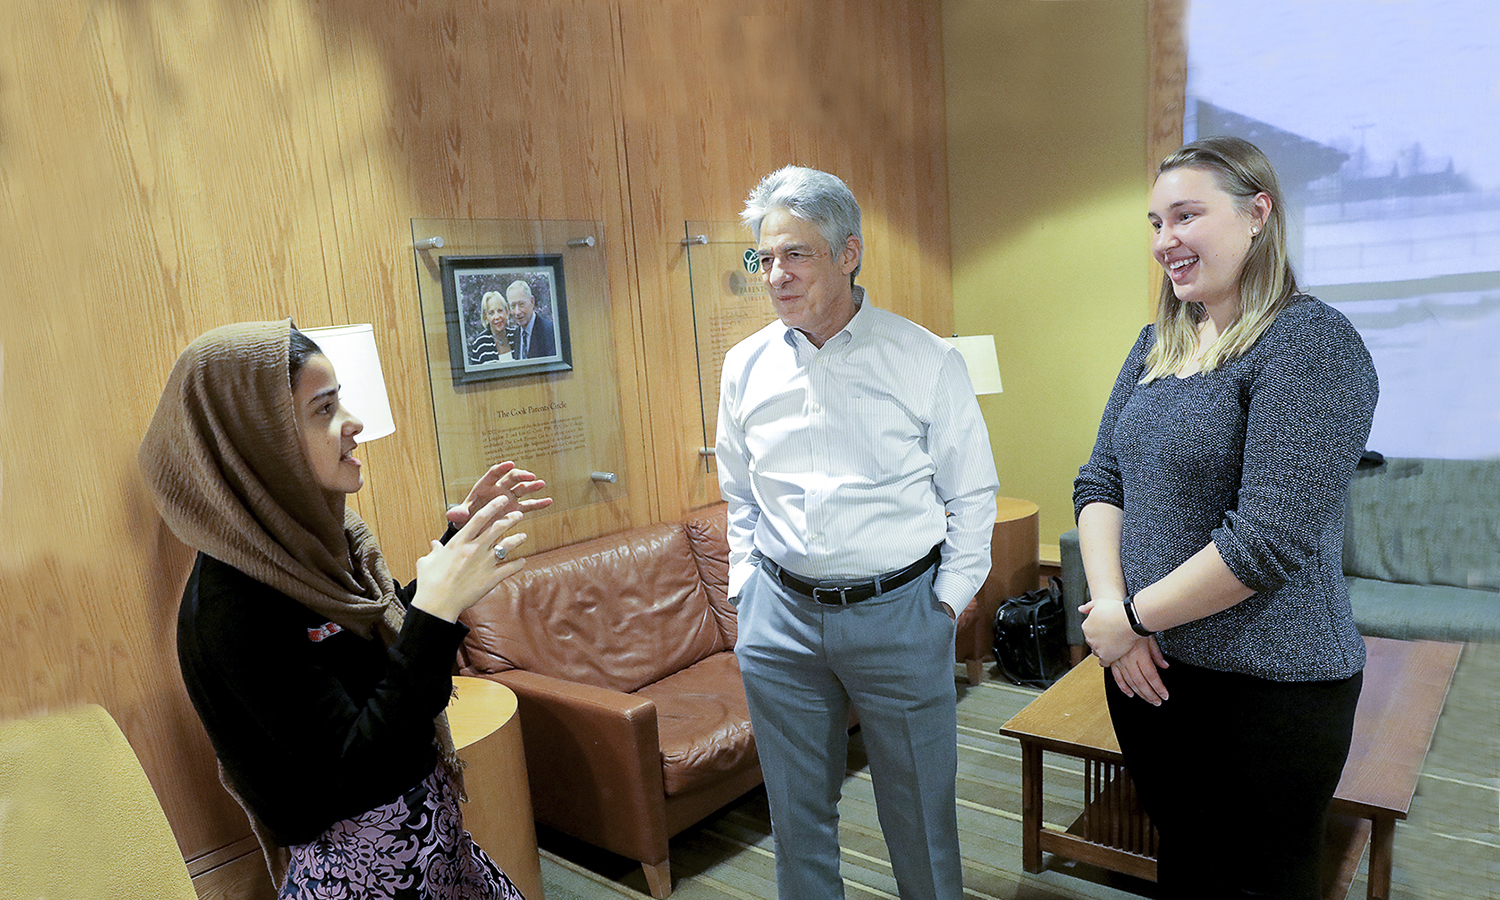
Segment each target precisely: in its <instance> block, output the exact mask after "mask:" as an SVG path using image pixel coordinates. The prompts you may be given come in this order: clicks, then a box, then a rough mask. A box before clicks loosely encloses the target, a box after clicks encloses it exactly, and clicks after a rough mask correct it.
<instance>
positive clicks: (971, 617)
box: [957, 497, 1041, 684]
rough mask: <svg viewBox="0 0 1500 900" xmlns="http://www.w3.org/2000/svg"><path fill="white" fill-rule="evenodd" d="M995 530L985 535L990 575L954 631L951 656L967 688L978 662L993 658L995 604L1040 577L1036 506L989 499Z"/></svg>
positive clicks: (980, 671)
mask: <svg viewBox="0 0 1500 900" xmlns="http://www.w3.org/2000/svg"><path fill="white" fill-rule="evenodd" d="M995 506H996V509H995V530H994V532H993V533H992V535H991V537H990V574H989V577H987V578H986V579H985V580H984V586H983V587H981V588H980V589H979V594H978V596H976V597H975V598H974V602H973V603H972V604H970V606H971V610H966V611H965V614H964V616H963V619H962V621H961V623H960V626H961V627H960V628H959V632H958V646H957V657H958V661H959V662H962V663H964V665H965V666H966V667H967V668H968V676H969V683H970V684H978V683H979V682H980V681H982V680H983V678H984V662H985V660H990V659H994V658H995V650H994V646H993V645H994V625H995V611H996V610H998V609H999V608H1000V603H1001V601H1003V600H1005V599H1006V598H1008V597H1019V596H1020V595H1022V594H1024V593H1026V592H1027V591H1032V590H1036V588H1037V582H1038V581H1039V580H1040V579H1041V563H1040V561H1039V559H1038V557H1037V539H1038V525H1037V519H1038V515H1039V512H1040V510H1039V508H1038V507H1037V505H1036V504H1035V503H1032V502H1031V501H1030V500H1021V499H1018V498H1016V497H996V498H995Z"/></svg>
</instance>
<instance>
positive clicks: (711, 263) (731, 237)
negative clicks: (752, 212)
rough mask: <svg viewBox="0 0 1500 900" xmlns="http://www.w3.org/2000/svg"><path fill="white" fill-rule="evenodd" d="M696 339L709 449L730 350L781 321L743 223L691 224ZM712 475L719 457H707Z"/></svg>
mask: <svg viewBox="0 0 1500 900" xmlns="http://www.w3.org/2000/svg"><path fill="white" fill-rule="evenodd" d="M684 224H685V226H686V230H685V233H684V236H683V241H684V244H685V246H686V247H687V257H688V280H689V282H690V285H689V290H690V292H691V294H692V298H693V335H694V338H695V339H696V340H697V346H698V396H699V404H700V412H701V414H702V417H703V447H704V449H705V450H711V449H712V448H713V446H714V442H715V440H717V427H716V426H717V423H718V419H719V378H720V375H721V374H722V373H723V371H724V354H726V353H728V352H729V348H730V347H733V346H734V345H735V344H737V343H739V342H740V341H742V340H744V339H745V338H747V337H749V336H750V335H752V334H754V333H755V332H757V331H759V330H760V329H761V328H763V327H765V326H766V325H767V324H769V323H770V322H772V321H774V320H775V319H776V311H775V310H774V309H772V307H771V300H770V297H769V296H768V294H767V293H766V286H765V284H764V283H763V282H762V281H761V277H760V264H759V260H758V258H757V256H756V253H755V244H754V242H753V241H752V240H751V238H750V231H749V229H747V228H745V226H744V225H742V224H740V223H739V222H686V223H684ZM703 459H704V464H705V466H706V468H707V471H713V463H712V460H713V456H712V455H711V454H709V453H706V452H705V453H704V454H703Z"/></svg>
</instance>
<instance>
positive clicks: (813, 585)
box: [761, 544, 943, 606]
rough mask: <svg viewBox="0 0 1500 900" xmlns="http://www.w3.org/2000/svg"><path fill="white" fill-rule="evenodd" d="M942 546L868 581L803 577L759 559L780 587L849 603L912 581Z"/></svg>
mask: <svg viewBox="0 0 1500 900" xmlns="http://www.w3.org/2000/svg"><path fill="white" fill-rule="evenodd" d="M942 549H943V545H942V544H938V545H936V546H935V547H933V548H932V551H931V552H929V553H928V554H927V555H926V556H924V557H922V558H921V559H919V560H917V561H916V562H914V563H912V564H911V565H909V566H907V567H906V568H904V569H897V570H896V571H894V572H887V573H885V574H884V575H876V576H875V577H874V578H871V579H869V580H868V581H824V582H813V581H803V580H802V579H801V578H798V577H797V576H796V575H793V574H792V573H791V572H788V571H787V570H786V569H783V568H782V567H781V566H778V565H777V564H776V563H775V562H773V561H771V560H769V559H762V560H761V562H762V563H763V564H764V565H765V567H766V571H767V572H769V573H770V575H771V577H772V578H775V579H776V580H777V581H779V582H781V585H782V587H784V588H786V589H787V590H789V591H796V592H797V593H799V594H801V595H802V596H804V597H810V598H812V599H813V600H816V601H817V602H819V603H822V604H826V605H828V606H848V605H849V604H850V603H860V602H862V601H864V600H868V599H870V598H871V597H878V596H880V595H881V594H884V593H886V592H887V591H893V590H895V589H896V588H898V587H901V586H902V585H903V584H907V583H909V582H911V581H912V580H914V579H915V578H917V577H918V576H919V575H922V574H923V573H925V572H926V571H927V570H928V569H930V568H932V567H933V566H934V565H936V564H937V561H938V557H939V556H941V555H942V554H941V550H942Z"/></svg>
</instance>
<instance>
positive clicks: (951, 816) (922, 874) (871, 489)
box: [716, 166, 998, 900]
mask: <svg viewBox="0 0 1500 900" xmlns="http://www.w3.org/2000/svg"><path fill="white" fill-rule="evenodd" d="M742 217H743V219H744V221H745V223H746V224H747V225H748V226H749V228H750V230H751V232H752V233H753V235H754V237H755V241H756V245H757V248H758V252H759V258H760V274H761V277H762V278H763V279H764V281H765V284H766V287H767V289H768V291H769V293H770V296H771V302H772V304H773V305H774V306H775V309H776V314H777V316H778V318H779V319H780V321H779V322H773V323H772V324H770V325H768V326H766V327H765V328H763V329H761V330H760V331H759V332H757V333H755V334H754V335H752V336H750V337H749V338H747V339H745V340H744V341H742V342H741V343H739V344H738V345H736V346H735V347H734V348H733V349H732V350H730V351H729V354H728V356H727V357H726V358H725V360H724V376H723V384H722V387H721V391H720V400H719V425H718V445H717V450H716V455H717V460H718V466H719V484H720V487H721V489H722V491H723V494H724V499H725V500H727V501H728V502H729V551H730V559H729V562H730V574H729V595H730V596H731V597H732V598H734V602H735V605H736V607H737V609H738V610H739V638H738V641H737V643H736V646H735V655H736V657H737V658H738V660H739V663H740V671H741V674H742V676H743V679H744V683H745V696H746V699H747V700H748V702H749V706H750V717H751V722H752V724H753V725H754V728H755V741H756V746H757V748H758V749H759V752H760V761H761V770H762V771H763V772H764V774H765V781H766V791H767V796H768V798H769V801H770V806H771V824H772V830H773V832H774V835H775V840H776V881H777V888H778V892H779V895H780V897H781V898H782V900H809V898H816V900H830V898H840V897H842V896H843V895H844V888H843V881H842V879H841V877H840V875H839V844H838V800H839V794H840V788H841V785H842V782H843V779H844V773H845V767H846V764H847V758H846V751H847V744H848V722H849V710H850V706H851V705H852V706H853V708H854V710H855V711H856V712H857V713H858V716H859V721H860V723H861V727H862V730H863V735H864V742H865V747H866V749H867V751H868V754H869V760H870V774H871V777H872V780H873V781H874V785H875V800H876V806H877V810H878V813H879V817H880V824H881V829H882V830H883V831H884V833H885V838H886V846H887V847H888V848H889V850H890V855H891V863H892V866H893V868H894V869H895V875H896V884H897V887H898V890H899V892H900V895H901V897H903V898H907V900H959V898H961V897H962V896H963V877H962V867H961V860H960V856H959V848H958V815H957V808H956V807H957V771H958V746H957V728H958V723H957V711H956V693H955V687H954V671H953V642H954V631H955V619H956V618H957V615H958V613H960V612H962V611H963V609H964V607H965V606H967V605H968V603H969V602H970V600H971V599H973V597H974V595H975V594H976V593H977V592H978V590H979V587H980V585H981V584H983V582H984V578H985V575H986V574H988V572H989V566H990V556H989V542H990V534H991V531H992V528H993V526H994V521H995V492H996V489H997V487H998V483H997V479H996V476H995V463H994V458H993V456H992V454H991V452H990V444H989V435H988V433H987V432H986V430H985V426H984V420H983V419H982V418H981V417H980V414H979V406H978V404H977V403H976V402H975V399H974V391H973V388H972V386H971V385H970V383H969V377H968V371H967V369H966V368H965V367H964V362H963V358H962V357H961V356H960V355H959V354H958V351H957V350H955V349H953V348H952V347H951V346H949V344H948V343H947V342H946V341H943V340H942V339H941V338H939V337H937V336H936V335H934V334H932V333H931V332H929V331H927V330H926V329H925V328H922V327H921V326H920V325H917V324H915V323H913V322H910V321H908V320H907V319H904V318H902V317H901V316H898V315H896V314H895V313H892V312H888V311H886V310H882V309H877V308H875V307H874V306H873V305H872V304H871V303H870V302H869V301H868V299H867V298H866V296H865V291H864V289H863V288H861V287H858V286H856V285H855V284H854V276H855V274H856V273H858V272H859V270H860V264H861V262H862V259H863V254H864V243H863V239H862V238H861V235H860V211H859V204H858V203H857V202H856V201H855V199H854V195H853V194H852V193H851V192H850V191H849V188H848V187H847V186H845V184H844V182H842V181H840V180H839V179H838V178H836V177H834V176H833V175H830V174H828V173H826V172H819V171H816V170H813V169H805V168H799V167H793V166H788V167H786V168H783V169H780V170H778V171H776V172H773V173H772V174H770V175H768V176H767V177H766V178H765V179H764V180H763V181H761V183H760V184H759V185H758V186H757V187H756V188H755V190H754V191H752V192H751V194H750V197H749V200H748V201H747V203H746V207H745V211H744V213H743V214H742Z"/></svg>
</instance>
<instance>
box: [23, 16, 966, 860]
mask: <svg viewBox="0 0 1500 900" xmlns="http://www.w3.org/2000/svg"><path fill="white" fill-rule="evenodd" d="M938 8H939V4H938V3H936V2H931V3H927V2H915V3H909V2H898V0H869V2H866V0H832V2H827V3H821V4H817V5H815V6H813V7H809V6H807V5H793V4H791V3H789V2H783V0H773V2H767V3H754V4H752V3H732V2H725V3H711V4H704V3H701V2H686V0H664V2H658V0H652V2H647V0H420V2H419V0H392V2H381V3H369V2H366V0H249V2H246V0H59V2H55V3H46V4H22V3H6V4H3V10H0V35H3V36H0V47H3V52H0V216H3V221H4V223H5V225H4V236H3V237H4V240H3V241H0V303H3V304H4V309H5V312H4V316H3V321H0V385H3V389H0V417H3V432H0V513H3V516H0V616H3V618H4V620H5V622H6V626H5V628H4V629H3V631H0V717H12V716H17V715H23V714H28V713H32V712H36V711H40V710H44V709H46V708H49V707H55V706H61V705H66V704H70V703H75V702H83V701H94V702H99V703H101V704H102V705H104V706H105V707H106V708H107V709H108V710H109V711H110V712H111V713H112V714H113V715H114V716H115V718H116V719H117V720H118V721H119V722H120V724H121V726H122V728H123V730H124V731H125V733H126V735H127V736H128V737H129V738H130V741H131V743H132V745H133V746H134V747H135V749H136V752H137V753H138V755H140V757H141V759H142V762H143V764H144V766H145V768H146V771H147V773H148V774H149V775H150V777H151V779H152V783H153V785H154V786H155V788H156V790H157V793H158V795H159V797H160V798H161V801H162V805H163V807H164V808H165V810H166V813H167V816H168V818H169V820H170V821H171V823H172V825H173V828H174V830H175V831H176V834H177V838H178V842H179V844H180V846H181V849H182V851H183V854H184V856H185V857H186V858H188V859H190V860H200V861H201V860H213V859H219V858H223V857H225V856H226V855H232V854H227V853H226V851H225V848H234V847H241V848H243V847H245V846H246V844H245V843H244V841H245V838H246V836H247V835H248V829H247V827H246V824H245V822H244V820H243V818H242V816H241V815H240V814H239V811H238V810H237V809H236V807H235V806H234V804H233V803H232V801H231V800H230V799H229V798H228V796H227V795H226V794H225V793H224V792H223V791H222V789H221V788H220V787H219V785H218V782H217V777H216V775H215V772H214V764H213V759H212V754H211V751H210V748H209V746H208V743H207V740H206V738H205V737H204V735H203V732H202V729H201V727H200V726H199V724H198V722H197V719H196V717H195V716H194V714H193V711H192V709H191V707H190V706H189V704H188V703H187V700H186V696H185V694H184V691H183V689H182V687H181V685H180V683H179V678H178V674H177V665H176V659H175V652H174V640H173V632H174V617H175V611H176V606H177V600H178V596H179V594H180V591H181V587H182V583H183V581H184V579H185V577H186V573H187V569H188V567H189V566H190V563H191V553H190V552H189V551H188V550H187V549H186V548H184V547H183V546H182V545H180V544H179V543H178V542H177V541H176V540H175V538H173V537H172V536H171V535H170V533H168V532H167V531H166V530H165V529H164V527H163V526H162V525H161V523H160V521H159V519H158V518H157V516H156V515H155V512H154V510H153V509H152V506H151V503H150V500H149V498H148V497H147V495H146V493H145V491H144V488H143V487H142V484H141V481H140V478H139V475H138V474H137V470H136V466H135V458H134V457H135V449H136V446H137V443H138V441H139V439H140V435H141V433H142V431H143V430H144V428H145V425H146V423H147V421H148V420H149V417H150V415H151V412H152V410H153V409H154V406H155V402H156V398H157V396H158V393H159V391H160V387H161V384H162V382H163V381H164V379H165V377H166V373H167V371H168V369H169V368H170V366H171V363H172V361H173V359H174V358H175V357H176V354H177V352H178V351H179V350H180V348H181V347H182V346H183V345H184V344H186V343H187V342H188V341H189V340H191V339H192V338H193V337H194V336H196V335H197V334H199V333H201V332H202V331H204V330H206V329H208V328H210V327H213V326H215V325H218V324H222V323H224V322H228V321H234V320H243V319H264V318H278V317H284V316H292V317H294V318H295V319H296V321H297V322H298V323H299V324H302V325H307V326H314V325H326V324H334V323H343V322H372V323H374V324H375V327H376V332H377V335H378V336H379V340H380V345H381V353H382V357H383V362H384V368H385V371H386V376H387V381H388V388H389V390H390V394H391V399H392V404H393V406H394V408H395V412H396V425H397V429H398V430H397V434H396V435H395V436H393V437H390V438H386V439H383V440H381V441H378V442H375V443H372V444H370V445H368V446H367V447H366V448H365V449H364V451H363V455H364V457H365V460H366V463H367V465H366V469H365V471H366V473H367V486H366V488H365V490H364V491H363V492H361V494H360V495H358V497H357V499H356V504H357V508H358V509H359V510H360V512H361V513H362V514H363V515H364V516H365V518H366V519H368V520H369V521H370V522H371V524H372V526H373V527H374V528H375V530H376V532H377V533H378V534H379V535H380V536H381V538H382V541H383V544H384V546H385V548H386V550H387V554H388V556H389V557H390V558H391V560H392V566H393V569H395V571H396V574H397V575H398V577H410V576H411V574H412V571H413V570H412V566H411V561H412V560H414V559H415V557H416V556H417V555H418V554H420V553H421V552H422V550H423V549H424V548H425V541H426V539H427V538H428V537H429V535H430V534H432V533H434V532H435V531H436V530H437V529H438V528H439V527H440V523H441V508H442V500H441V496H442V495H441V489H440V484H439V473H438V464H437V459H438V454H437V445H436V437H435V434H434V426H433V419H432V404H431V398H430V387H429V384H428V380H427V370H426V352H425V347H424V341H423V333H422V321H421V315H420V309H419V306H418V301H417V295H416V286H415V275H414V264H413V256H412V251H411V247H410V241H411V236H410V227H409V222H410V219H411V218H413V217H422V218H427V217H432V218H439V217H449V218H501V219H506V218H546V219H588V220H595V221H599V222H602V223H603V224H604V229H603V230H604V234H603V243H604V245H605V246H607V247H608V248H609V259H608V264H607V268H608V273H607V279H608V288H609V292H610V300H611V314H612V316H613V330H614V334H615V338H616V347H615V351H616V353H617V361H616V367H615V369H616V374H617V377H618V379H619V394H620V398H621V406H622V408H621V416H620V420H621V422H622V423H623V424H622V430H623V435H622V440H623V445H624V447H625V456H626V465H625V471H624V472H623V473H622V481H623V483H624V484H625V486H626V494H625V498H624V500H622V501H621V502H619V503H615V504H596V505H594V506H591V507H587V508H585V509H582V510H579V511H577V512H575V513H570V514H567V515H561V516H556V517H553V518H552V519H551V520H546V519H544V520H538V523H537V527H535V528H532V529H529V530H530V531H531V532H532V534H533V549H543V548H545V547H548V546H554V545H556V544H558V543H562V542H564V541H567V540H574V539H578V538H581V537H587V536H590V535H593V534H600V533H605V532H608V531H613V530H617V529H620V528H624V527H627V526H630V525H634V524H644V523H646V522H650V521H658V520H664V519H670V518H674V517H676V516H678V515H679V514H680V513H681V512H683V511H684V510H686V509H688V508H691V507H693V506H697V505H701V504H703V503H707V502H710V501H712V500H714V499H716V497H717V486H716V485H715V484H714V483H713V482H712V480H711V478H709V477H707V476H705V475H703V474H702V473H701V469H702V466H701V464H700V463H699V460H698V457H697V448H698V446H699V445H700V444H701V425H700V422H699V421H698V413H697V410H698V408H699V407H698V398H697V370H696V360H695V356H694V352H693V343H692V337H691V335H692V329H691V322H690V317H691V311H690V307H689V300H688V296H687V280H686V276H685V273H683V272H682V271H681V266H682V264H683V255H682V248H681V246H680V244H679V243H678V242H679V240H680V235H681V233H682V228H683V222H684V220H690V219H691V220H731V221H732V220H734V219H735V218H736V217H737V214H738V212H739V209H740V207H741V205H742V202H743V199H744V196H745V194H746V193H747V192H748V190H749V189H750V187H751V186H752V185H753V184H754V183H755V181H756V180H757V179H758V178H759V177H760V176H761V175H763V174H764V173H765V172H767V171H769V170H771V169H773V168H775V167H777V166H779V165H782V164H784V163H788V162H798V163H803V164H807V165H813V166H819V167H823V168H827V169H829V170H831V171H834V172H836V173H838V174H840V175H841V176H843V177H845V178H846V179H847V180H848V181H849V182H850V184H851V186H852V187H853V188H854V190H855V192H856V193H857V194H858V195H859V196H860V199H861V201H862V202H863V205H864V209H865V214H866V226H865V229H866V230H865V240H866V246H867V253H866V265H865V272H864V275H863V276H862V280H863V282H864V283H865V284H866V285H867V286H868V287H869V289H870V291H871V294H872V297H873V298H874V299H875V302H877V303H878V304H880V305H882V306H887V307H890V308H894V309H896V310H898V311H900V312H903V313H904V314H906V315H909V316H911V317H912V318H914V319H916V320H918V321H921V322H923V323H924V324H926V325H928V326H929V327H931V328H933V329H934V330H937V331H939V332H947V331H949V330H950V328H951V321H952V311H951V302H950V298H949V275H948V230H947V229H948V219H947V202H946V191H947V179H946V172H945V168H944V147H943V135H942V129H943V119H942V97H943V85H942V74H941V73H942V60H941V46H940V23H939V21H938V18H939V16H938Z"/></svg>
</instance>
